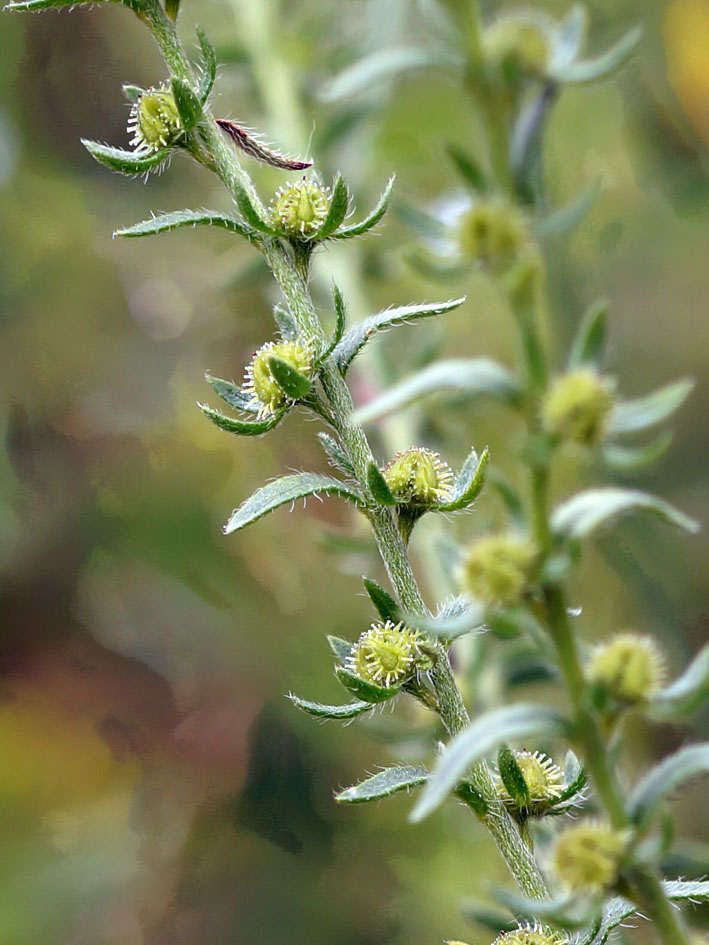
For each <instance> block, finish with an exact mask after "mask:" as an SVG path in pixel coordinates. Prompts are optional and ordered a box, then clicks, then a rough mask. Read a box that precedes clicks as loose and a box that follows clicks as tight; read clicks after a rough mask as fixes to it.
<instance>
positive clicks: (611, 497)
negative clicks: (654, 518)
mask: <svg viewBox="0 0 709 945" xmlns="http://www.w3.org/2000/svg"><path fill="white" fill-rule="evenodd" d="M637 511H641V512H651V513H652V514H654V515H658V516H659V517H660V518H662V519H664V520H665V521H666V522H669V523H670V524H672V525H677V526H678V527H679V528H683V529H685V530H686V531H688V532H696V531H698V529H699V524H698V523H697V522H695V521H694V519H691V518H689V517H688V516H687V515H684V513H682V512H680V511H679V510H678V509H676V508H675V507H674V506H673V505H670V503H669V502H666V501H665V500H664V499H660V498H658V497H657V496H654V495H648V493H646V492H639V491H637V490H636V489H620V488H617V487H616V486H606V487H603V488H599V489H588V490H586V491H585V492H578V493H577V494H576V495H574V496H572V497H571V498H570V499H567V500H566V502H562V504H561V505H559V506H557V507H556V508H555V509H554V511H553V512H552V516H551V526H552V530H553V531H554V532H556V534H557V535H560V536H563V537H566V538H574V539H577V538H585V537H586V536H588V535H590V534H591V532H593V531H595V530H596V529H597V528H600V527H601V526H603V525H608V524H610V523H611V522H613V521H615V519H617V518H619V517H620V516H621V515H625V514H627V513H628V512H637Z"/></svg>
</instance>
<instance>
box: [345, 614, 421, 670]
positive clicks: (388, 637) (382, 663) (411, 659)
mask: <svg viewBox="0 0 709 945" xmlns="http://www.w3.org/2000/svg"><path fill="white" fill-rule="evenodd" d="M422 642H423V637H422V635H421V633H420V631H418V630H412V629H411V628H410V627H407V626H405V625H404V624H403V623H397V624H394V623H392V622H391V620H387V621H386V623H373V624H372V626H371V627H370V628H369V630H366V631H365V632H364V633H363V634H362V636H361V637H360V638H359V640H358V641H357V642H356V643H355V645H354V646H353V647H352V652H351V653H350V655H349V656H348V657H347V660H346V663H345V665H346V668H347V669H348V670H349V671H350V672H351V673H354V674H355V675H356V676H359V677H360V679H365V680H367V682H371V683H374V684H375V685H377V686H383V687H389V686H394V685H396V684H397V683H400V682H403V681H404V680H405V679H407V678H408V677H409V676H411V675H413V673H414V672H415V671H416V670H417V669H419V668H424V667H425V666H428V667H430V661H429V660H427V658H426V656H425V655H424V654H423V653H422V651H421V643H422Z"/></svg>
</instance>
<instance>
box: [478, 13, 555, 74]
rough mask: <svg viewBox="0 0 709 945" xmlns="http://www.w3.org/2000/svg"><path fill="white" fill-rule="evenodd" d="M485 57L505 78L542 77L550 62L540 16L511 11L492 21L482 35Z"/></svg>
mask: <svg viewBox="0 0 709 945" xmlns="http://www.w3.org/2000/svg"><path fill="white" fill-rule="evenodd" d="M483 51H484V54H485V59H486V60H487V62H488V63H489V64H490V66H492V67H493V69H498V70H499V71H500V72H502V74H503V76H504V77H505V78H506V79H507V81H508V82H509V81H516V80H517V79H519V78H520V77H524V76H542V75H544V73H545V72H546V69H547V66H548V64H549V59H550V53H551V45H550V42H549V37H548V36H547V33H546V31H545V29H544V25H543V23H542V21H541V18H539V17H535V16H534V14H524V13H513V14H510V15H508V16H502V17H500V18H499V19H498V20H496V21H495V22H494V23H491V24H490V25H489V26H488V27H487V29H486V30H485V32H484V34H483Z"/></svg>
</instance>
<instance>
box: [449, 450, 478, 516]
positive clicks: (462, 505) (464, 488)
mask: <svg viewBox="0 0 709 945" xmlns="http://www.w3.org/2000/svg"><path fill="white" fill-rule="evenodd" d="M489 459H490V452H489V450H488V449H487V447H486V448H485V449H484V450H483V454H482V456H481V457H480V459H478V457H477V454H476V452H475V450H473V451H472V452H471V453H470V455H469V456H468V458H467V459H466V461H465V462H464V463H463V468H462V469H461V471H460V475H459V476H458V479H457V481H456V484H455V486H454V488H453V497H452V498H451V499H450V500H449V501H448V502H444V503H443V504H442V505H439V508H440V509H441V511H442V512H456V511H457V510H458V509H467V508H468V506H469V505H472V504H473V502H474V501H475V500H476V499H477V497H478V496H479V495H480V493H481V492H482V488H483V486H484V485H485V470H486V469H487V464H488V461H489Z"/></svg>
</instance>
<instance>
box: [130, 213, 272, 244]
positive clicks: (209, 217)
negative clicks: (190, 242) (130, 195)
mask: <svg viewBox="0 0 709 945" xmlns="http://www.w3.org/2000/svg"><path fill="white" fill-rule="evenodd" d="M185 226H216V227H219V228H221V229H224V230H231V232H232V233H238V234H239V235H240V236H245V237H246V238H247V239H251V237H253V236H255V234H254V231H253V230H252V229H250V228H249V227H247V226H244V224H243V223H240V222H239V221H238V220H234V219H232V218H231V217H227V216H225V215H224V214H223V213H218V212H217V211H214V210H176V211H175V212H174V213H161V214H158V216H155V217H152V218H151V219H150V220H143V222H142V223H135V224H134V225H133V226H126V227H123V229H120V230H116V231H115V233H114V234H113V235H114V236H126V237H129V238H132V237H136V236H153V235H155V234H156V233H167V232H168V231H169V230H178V229H180V228H181V227H185Z"/></svg>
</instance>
